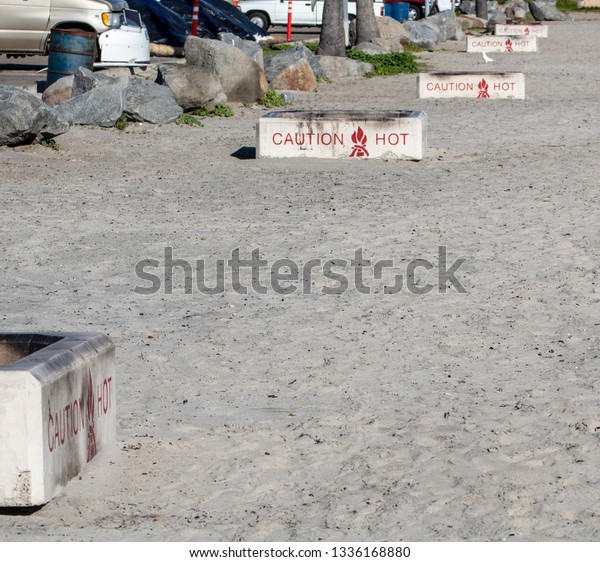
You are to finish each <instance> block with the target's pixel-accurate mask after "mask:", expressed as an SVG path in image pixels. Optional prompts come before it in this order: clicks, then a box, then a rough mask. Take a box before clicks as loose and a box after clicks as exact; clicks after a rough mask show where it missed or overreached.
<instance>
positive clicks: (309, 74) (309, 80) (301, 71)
mask: <svg viewBox="0 0 600 562" xmlns="http://www.w3.org/2000/svg"><path fill="white" fill-rule="evenodd" d="M270 83H271V86H272V87H273V88H275V89H276V90H296V91H302V92H314V91H315V90H316V89H317V79H316V77H315V73H314V72H313V70H312V68H311V66H310V64H309V63H308V61H307V60H306V59H301V60H299V61H297V62H295V63H293V64H291V65H289V66H286V67H285V68H283V70H282V71H281V72H280V73H279V74H277V75H276V76H275V77H274V78H273V79H272V80H271V82H270Z"/></svg>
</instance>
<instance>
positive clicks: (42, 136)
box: [0, 85, 69, 146]
mask: <svg viewBox="0 0 600 562" xmlns="http://www.w3.org/2000/svg"><path fill="white" fill-rule="evenodd" d="M68 130H69V123H68V121H66V120H65V119H62V118H61V117H60V116H59V115H58V114H57V113H56V112H55V110H54V109H52V108H51V107H49V106H48V105H46V104H45V103H44V102H43V101H42V100H40V99H39V98H38V97H37V96H35V95H33V94H30V93H28V92H24V91H22V90H19V89H18V88H15V87H14V86H1V85H0V146H17V145H20V144H30V143H32V142H35V141H40V140H48V139H51V138H53V137H56V136H58V135H62V134H63V133H66V132H67V131H68Z"/></svg>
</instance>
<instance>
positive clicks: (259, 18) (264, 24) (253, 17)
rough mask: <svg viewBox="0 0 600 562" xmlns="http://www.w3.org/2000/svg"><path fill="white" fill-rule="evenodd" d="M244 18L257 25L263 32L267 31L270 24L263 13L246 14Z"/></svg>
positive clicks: (267, 17)
mask: <svg viewBox="0 0 600 562" xmlns="http://www.w3.org/2000/svg"><path fill="white" fill-rule="evenodd" d="M246 17H247V18H248V19H249V20H250V21H251V22H252V23H253V24H254V25H258V27H260V28H261V29H262V30H263V31H267V29H269V26H270V25H271V22H270V21H269V16H267V14H264V13H263V12H248V13H247V14H246Z"/></svg>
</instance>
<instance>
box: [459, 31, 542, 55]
mask: <svg viewBox="0 0 600 562" xmlns="http://www.w3.org/2000/svg"><path fill="white" fill-rule="evenodd" d="M537 50H538V44H537V38H536V37H525V36H523V35H521V36H519V37H501V36H494V35H492V36H489V35H488V36H481V37H476V36H472V35H469V36H467V53H536V52H537Z"/></svg>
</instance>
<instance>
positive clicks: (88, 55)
mask: <svg viewBox="0 0 600 562" xmlns="http://www.w3.org/2000/svg"><path fill="white" fill-rule="evenodd" d="M95 58H96V34H95V33H93V32H91V31H82V30H80V29H53V30H52V31H51V32H50V49H49V51H48V73H47V79H46V85H47V86H49V85H50V84H53V83H54V82H56V81H57V80H58V79H60V78H63V77H64V76H69V75H70V74H73V73H74V72H75V71H76V70H77V69H78V68H79V67H80V66H83V67H85V68H89V69H90V70H93V69H94V59H95Z"/></svg>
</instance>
